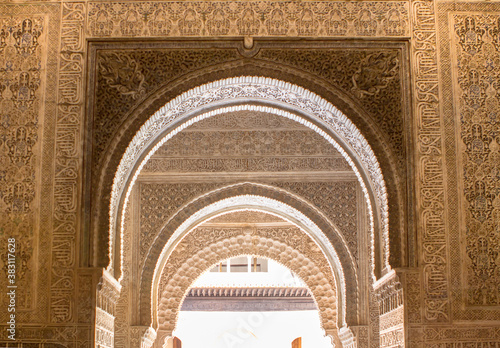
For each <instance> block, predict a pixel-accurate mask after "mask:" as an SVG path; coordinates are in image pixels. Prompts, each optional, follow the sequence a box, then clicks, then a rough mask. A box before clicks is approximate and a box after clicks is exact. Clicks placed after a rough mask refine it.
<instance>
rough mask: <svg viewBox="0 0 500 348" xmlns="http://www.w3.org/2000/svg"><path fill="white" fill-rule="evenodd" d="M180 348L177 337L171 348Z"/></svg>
mask: <svg viewBox="0 0 500 348" xmlns="http://www.w3.org/2000/svg"><path fill="white" fill-rule="evenodd" d="M181 347H182V342H181V340H180V339H178V338H177V337H174V345H173V348H181Z"/></svg>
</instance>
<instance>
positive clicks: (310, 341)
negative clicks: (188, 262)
mask: <svg viewBox="0 0 500 348" xmlns="http://www.w3.org/2000/svg"><path fill="white" fill-rule="evenodd" d="M173 335H174V336H175V337H178V338H179V339H180V340H182V347H183V348H197V347H202V346H203V347H207V348H209V347H210V348H227V347H240V348H250V347H259V348H277V347H283V348H290V346H291V342H292V341H293V340H294V339H295V338H296V337H297V336H300V337H301V338H302V346H303V347H304V348H307V347H310V348H313V347H314V348H332V343H331V339H330V338H328V337H325V335H324V331H323V330H322V329H321V322H320V317H319V312H318V308H317V307H316V303H315V302H314V299H313V298H312V296H311V293H310V291H309V289H308V288H307V286H306V284H305V283H304V282H303V281H301V280H300V278H299V277H298V276H297V275H296V274H294V273H293V272H292V271H290V270H289V269H288V268H286V267H284V266H282V265H280V264H279V263H277V262H275V261H273V260H271V259H267V258H262V257H257V256H252V255H240V256H237V257H233V258H230V259H227V260H224V261H222V262H220V263H219V264H217V265H215V266H214V267H212V269H210V270H209V271H208V272H206V273H205V274H203V275H202V276H201V277H200V278H198V280H197V281H196V282H195V283H194V284H193V285H192V287H191V288H190V289H189V291H188V294H187V296H186V297H185V299H184V302H183V305H182V307H181V311H180V313H179V319H178V324H177V327H176V329H175V330H174V332H173Z"/></svg>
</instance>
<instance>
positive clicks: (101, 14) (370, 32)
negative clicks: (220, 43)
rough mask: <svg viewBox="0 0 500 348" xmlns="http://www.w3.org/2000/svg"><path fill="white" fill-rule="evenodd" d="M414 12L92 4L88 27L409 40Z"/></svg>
mask: <svg viewBox="0 0 500 348" xmlns="http://www.w3.org/2000/svg"><path fill="white" fill-rule="evenodd" d="M408 12H409V11H408V2H405V1H391V2H384V1H371V2H359V3H352V2H347V1H346V2H342V1H339V2H333V3H331V2H323V1H307V2H292V1H285V2H278V1H265V2H262V1H234V2H232V3H227V2H225V1H210V2H202V1H189V2H187V1H186V2H130V3H123V2H108V3H101V2H90V3H89V16H88V23H87V28H88V34H89V36H90V37H155V36H156V37H176V36H177V37H178V36H198V37H199V36H303V37H332V36H333V37H336V36H350V37H356V36H358V37H374V36H379V37H380V36H382V37H383V36H386V37H402V36H403V37H404V36H408V35H409V28H408V23H409V18H408V17H409V13H408ZM143 18H148V21H147V22H145V21H143V20H142V19H143ZM146 23H147V24H146ZM249 45H250V46H251V42H250V43H249Z"/></svg>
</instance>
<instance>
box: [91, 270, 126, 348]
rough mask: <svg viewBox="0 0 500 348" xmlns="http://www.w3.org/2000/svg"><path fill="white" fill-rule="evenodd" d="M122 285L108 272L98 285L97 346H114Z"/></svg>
mask: <svg viewBox="0 0 500 348" xmlns="http://www.w3.org/2000/svg"><path fill="white" fill-rule="evenodd" d="M120 290H121V285H120V284H119V283H118V281H117V280H116V279H114V278H113V276H112V275H111V274H110V273H109V272H108V271H106V270H103V272H102V276H101V278H100V280H99V283H98V284H97V296H96V313H95V345H96V347H97V346H100V347H106V348H112V347H113V346H114V332H115V309H116V302H117V300H118V297H119V296H120Z"/></svg>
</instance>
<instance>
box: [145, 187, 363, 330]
mask: <svg viewBox="0 0 500 348" xmlns="http://www.w3.org/2000/svg"><path fill="white" fill-rule="evenodd" d="M285 202H286V203H285ZM238 209H240V210H245V209H246V210H248V209H250V210H258V211H264V212H267V213H270V214H273V215H276V216H279V217H281V218H282V219H284V220H286V221H289V222H290V223H292V224H294V225H296V226H297V227H298V228H300V229H301V230H302V231H303V233H304V234H305V235H307V236H308V238H310V239H311V240H312V241H313V242H314V243H316V245H317V246H318V247H319V250H320V251H321V254H322V255H323V257H324V258H325V260H327V262H328V264H329V265H330V266H329V267H330V270H331V273H332V274H333V279H334V280H335V282H336V285H335V287H336V289H337V292H338V296H337V306H336V307H337V311H338V314H339V315H338V326H339V327H340V326H344V325H346V324H347V325H356V324H357V322H358V314H359V313H358V311H359V308H358V301H359V296H360V291H361V290H360V289H359V280H358V275H357V270H356V266H355V262H354V259H353V256H352V255H351V253H350V251H349V249H348V247H347V243H346V242H345V240H344V239H343V237H342V235H341V233H339V231H338V230H337V229H336V228H335V226H334V225H333V224H332V223H331V222H330V221H329V220H328V219H327V218H326V217H325V216H324V215H322V214H321V212H319V211H318V210H317V209H316V208H315V207H313V206H312V205H311V204H308V203H307V202H304V201H303V200H301V199H300V198H299V197H297V196H294V195H293V194H291V193H289V192H287V191H285V190H282V189H278V188H276V187H272V186H268V185H263V184H255V183H242V184H235V185H230V186H227V187H224V188H221V189H217V190H214V191H212V192H209V193H207V194H205V195H203V196H201V197H199V198H197V199H196V200H194V201H192V202H190V203H189V204H187V205H186V206H185V207H183V208H182V210H181V211H179V212H177V213H176V214H175V215H174V216H173V217H172V218H171V219H170V220H169V221H168V222H167V223H166V224H165V225H164V226H163V228H162V230H161V232H160V233H159V234H158V236H157V237H156V239H155V241H154V243H153V244H152V246H151V248H150V249H149V251H148V254H147V256H146V260H145V263H144V267H143V269H142V273H141V276H140V313H141V322H142V324H143V325H149V324H150V323H155V322H156V320H157V318H156V314H157V308H156V304H157V295H158V294H157V293H156V292H155V291H156V290H157V289H158V288H159V286H160V285H159V284H160V275H161V273H162V270H163V269H164V267H165V265H166V264H167V260H168V257H169V255H170V254H171V253H172V252H174V251H175V250H176V245H177V244H178V243H180V242H181V241H182V240H183V238H185V237H186V236H187V235H189V232H190V231H192V230H193V229H194V228H196V227H197V226H199V225H200V224H202V223H203V222H204V221H206V220H207V219H210V218H212V217H214V216H216V215H218V214H222V213H225V212H227V211H233V210H238ZM347 289H349V291H347Z"/></svg>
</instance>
